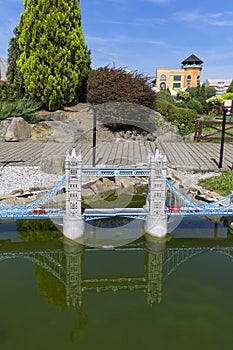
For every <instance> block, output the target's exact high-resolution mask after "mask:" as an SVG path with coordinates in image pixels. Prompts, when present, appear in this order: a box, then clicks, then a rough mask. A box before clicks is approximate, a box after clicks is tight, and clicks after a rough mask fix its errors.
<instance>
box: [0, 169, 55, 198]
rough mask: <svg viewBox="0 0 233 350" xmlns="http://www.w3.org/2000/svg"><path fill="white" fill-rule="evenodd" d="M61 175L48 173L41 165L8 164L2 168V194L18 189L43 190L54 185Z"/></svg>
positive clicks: (0, 171) (0, 174) (0, 183)
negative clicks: (43, 170) (41, 169)
mask: <svg viewBox="0 0 233 350" xmlns="http://www.w3.org/2000/svg"><path fill="white" fill-rule="evenodd" d="M60 178H61V176H59V175H56V174H46V173H43V172H41V171H40V167H30V166H6V167H4V168H3V169H0V195H6V194H10V193H12V192H14V191H16V190H23V191H24V192H25V191H29V190H30V189H32V188H36V189H37V190H42V189H44V188H51V187H53V186H54V185H55V184H56V183H57V182H58V181H59V180H60Z"/></svg>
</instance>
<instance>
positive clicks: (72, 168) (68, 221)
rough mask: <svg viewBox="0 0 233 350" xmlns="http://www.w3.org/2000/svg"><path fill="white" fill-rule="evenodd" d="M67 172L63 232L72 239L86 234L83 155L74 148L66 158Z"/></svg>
mask: <svg viewBox="0 0 233 350" xmlns="http://www.w3.org/2000/svg"><path fill="white" fill-rule="evenodd" d="M65 173H66V213H65V215H64V216H63V234H64V236H65V237H67V238H70V239H73V240H74V239H78V238H80V237H82V236H83V234H84V216H83V215H82V157H81V154H79V155H78V156H77V155H76V152H75V148H73V150H72V152H71V155H70V154H69V153H68V154H67V156H66V159H65Z"/></svg>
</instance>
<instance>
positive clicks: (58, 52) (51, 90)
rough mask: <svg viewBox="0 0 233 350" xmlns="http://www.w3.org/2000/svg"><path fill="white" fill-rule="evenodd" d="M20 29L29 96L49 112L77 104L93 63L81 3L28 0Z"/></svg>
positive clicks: (23, 69)
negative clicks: (81, 82) (84, 76)
mask: <svg viewBox="0 0 233 350" xmlns="http://www.w3.org/2000/svg"><path fill="white" fill-rule="evenodd" d="M24 7H25V10H24V11H23V13H22V14H21V17H20V22H19V26H18V29H19V31H20V36H19V47H20V50H21V54H20V58H19V60H18V65H19V67H20V70H21V72H22V74H23V78H24V83H25V87H26V90H27V91H28V93H29V94H30V95H32V96H34V97H37V98H39V99H40V100H41V101H42V102H43V103H44V105H45V106H46V107H47V108H48V109H49V110H54V109H58V108H61V107H62V106H63V105H65V104H68V103H69V102H71V101H73V100H74V98H75V96H76V93H77V86H78V83H79V79H80V76H81V73H82V72H83V71H85V70H86V69H87V66H88V65H89V62H90V57H89V51H88V50H87V47H86V45H85V42H84V35H83V32H82V28H81V17H80V7H79V1H78V0H76V1H74V0H60V1H55V0H34V1H31V0H25V2H24Z"/></svg>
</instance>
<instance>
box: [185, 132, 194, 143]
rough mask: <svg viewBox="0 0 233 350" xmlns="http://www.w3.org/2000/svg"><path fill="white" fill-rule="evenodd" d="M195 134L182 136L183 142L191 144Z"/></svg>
mask: <svg viewBox="0 0 233 350" xmlns="http://www.w3.org/2000/svg"><path fill="white" fill-rule="evenodd" d="M194 136H195V132H192V133H191V134H188V135H185V136H184V141H186V142H193V141H194Z"/></svg>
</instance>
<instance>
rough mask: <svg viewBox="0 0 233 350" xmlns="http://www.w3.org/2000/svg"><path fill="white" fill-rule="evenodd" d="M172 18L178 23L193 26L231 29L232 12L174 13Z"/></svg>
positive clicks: (198, 10) (196, 10)
mask: <svg viewBox="0 0 233 350" xmlns="http://www.w3.org/2000/svg"><path fill="white" fill-rule="evenodd" d="M174 17H175V18H176V19H178V20H180V21H183V22H188V23H193V24H195V25H200V24H201V25H205V26H215V27H232V26H233V19H232V17H233V11H224V12H213V13H211V12H203V11H201V10H200V9H194V10H192V11H191V10H188V11H187V10H186V11H180V12H175V13H174Z"/></svg>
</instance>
